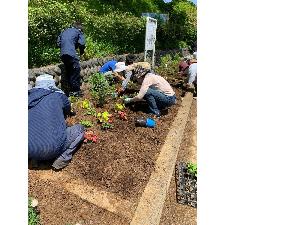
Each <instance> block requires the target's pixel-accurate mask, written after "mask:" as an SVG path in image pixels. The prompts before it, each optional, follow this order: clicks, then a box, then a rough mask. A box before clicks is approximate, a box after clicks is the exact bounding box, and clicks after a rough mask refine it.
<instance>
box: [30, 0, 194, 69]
mask: <svg viewBox="0 0 300 225" xmlns="http://www.w3.org/2000/svg"><path fill="white" fill-rule="evenodd" d="M142 12H155V13H169V15H170V20H169V22H168V23H166V24H162V23H160V21H158V30H157V42H156V45H157V46H156V49H166V48H178V47H180V46H186V45H189V46H190V45H191V43H192V42H194V41H195V40H196V14H197V13H196V12H197V10H196V7H195V6H194V5H193V4H192V3H190V2H187V1H174V2H173V3H164V2H163V1H162V0H155V1H152V0H139V1H132V0H123V1H116V0H111V1H106V0H85V1H83V0H72V1H67V0H31V1H29V5H28V63H29V68H32V67H38V66H44V65H49V64H54V63H59V62H60V57H59V48H58V47H57V46H56V40H57V36H58V35H59V34H60V32H61V31H62V30H63V29H65V28H67V27H69V26H70V25H71V24H72V23H73V22H74V21H76V20H79V21H81V22H82V23H83V25H84V33H85V37H86V42H87V44H86V46H87V48H86V51H85V54H84V55H83V56H81V60H88V59H90V58H94V57H103V56H106V55H111V54H121V53H125V52H131V53H137V52H142V51H143V50H144V43H145V40H144V38H145V18H142V17H141V13H142ZM185 43H186V44H185Z"/></svg>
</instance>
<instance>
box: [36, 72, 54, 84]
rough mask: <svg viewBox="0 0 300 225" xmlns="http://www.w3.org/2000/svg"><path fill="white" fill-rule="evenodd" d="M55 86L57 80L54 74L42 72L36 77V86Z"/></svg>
mask: <svg viewBox="0 0 300 225" xmlns="http://www.w3.org/2000/svg"><path fill="white" fill-rule="evenodd" d="M45 85H46V86H55V81H54V79H53V76H52V75H49V74H42V75H40V76H38V77H37V78H36V79H35V87H43V86H45Z"/></svg>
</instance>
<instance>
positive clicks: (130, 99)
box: [124, 98, 133, 104]
mask: <svg viewBox="0 0 300 225" xmlns="http://www.w3.org/2000/svg"><path fill="white" fill-rule="evenodd" d="M132 99H133V98H125V99H124V103H125V104H128V103H130V102H132Z"/></svg>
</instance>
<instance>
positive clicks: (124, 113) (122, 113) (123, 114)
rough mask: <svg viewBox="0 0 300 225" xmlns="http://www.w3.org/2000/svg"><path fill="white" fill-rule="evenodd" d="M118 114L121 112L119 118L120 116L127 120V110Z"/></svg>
mask: <svg viewBox="0 0 300 225" xmlns="http://www.w3.org/2000/svg"><path fill="white" fill-rule="evenodd" d="M118 114H119V118H120V119H121V120H127V115H126V112H123V111H119V112H118Z"/></svg>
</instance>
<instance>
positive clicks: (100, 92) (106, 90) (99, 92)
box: [89, 73, 115, 107]
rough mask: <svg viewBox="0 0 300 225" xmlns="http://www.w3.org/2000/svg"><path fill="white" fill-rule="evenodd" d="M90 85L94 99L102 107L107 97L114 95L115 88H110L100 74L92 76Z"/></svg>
mask: <svg viewBox="0 0 300 225" xmlns="http://www.w3.org/2000/svg"><path fill="white" fill-rule="evenodd" d="M89 83H90V84H91V87H90V91H91V95H92V97H93V98H94V99H95V100H96V101H97V103H98V104H99V106H100V107H102V106H103V105H104V104H105V102H106V99H107V97H108V96H111V95H112V94H113V93H114V91H115V88H114V86H110V85H109V83H108V81H107V80H106V79H105V77H104V76H103V75H102V74H99V73H95V74H93V75H91V77H90V78H89Z"/></svg>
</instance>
